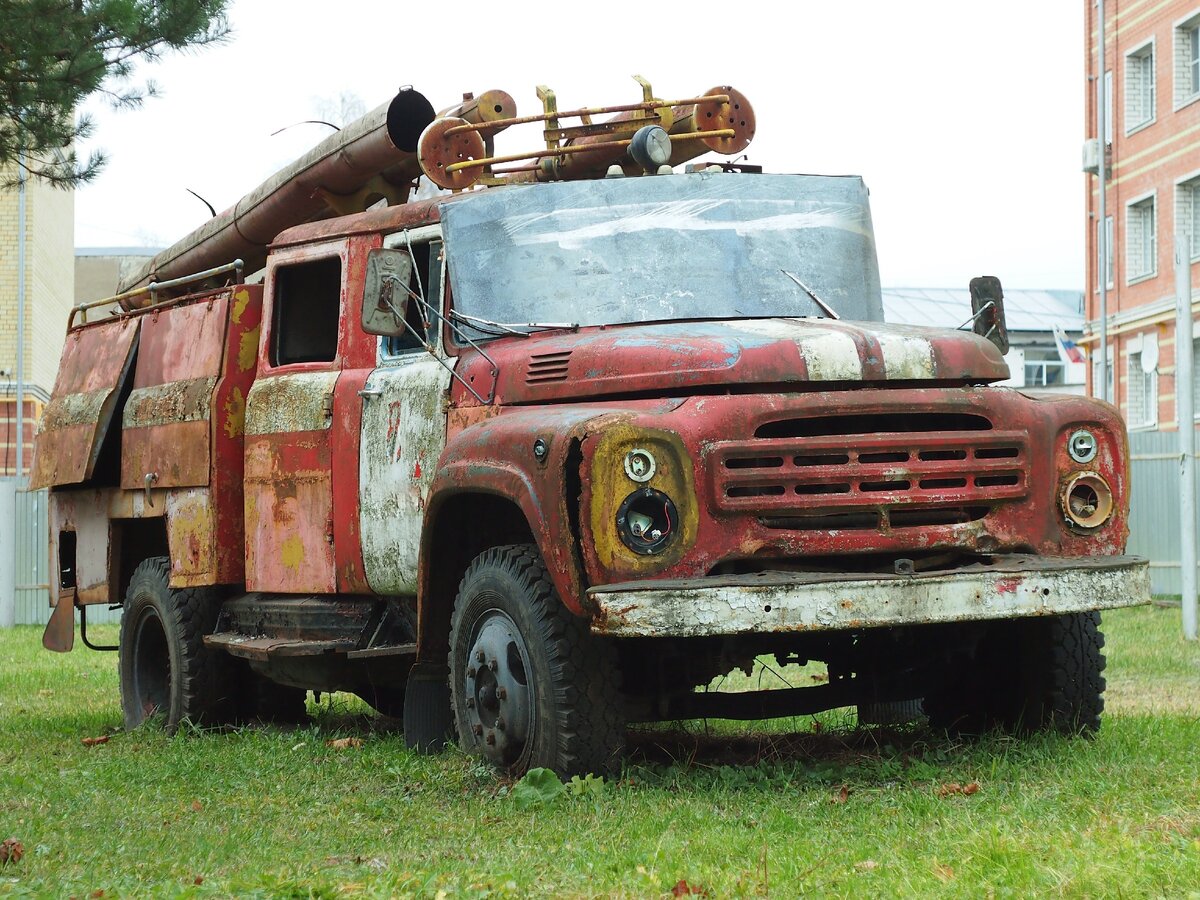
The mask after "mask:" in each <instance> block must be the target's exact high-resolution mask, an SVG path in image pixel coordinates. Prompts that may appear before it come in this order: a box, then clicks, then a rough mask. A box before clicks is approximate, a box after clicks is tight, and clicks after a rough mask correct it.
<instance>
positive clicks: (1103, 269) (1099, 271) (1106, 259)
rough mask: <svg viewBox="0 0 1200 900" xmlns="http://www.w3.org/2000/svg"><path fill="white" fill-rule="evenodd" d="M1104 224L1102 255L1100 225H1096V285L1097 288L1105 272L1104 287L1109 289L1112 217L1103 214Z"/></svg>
mask: <svg viewBox="0 0 1200 900" xmlns="http://www.w3.org/2000/svg"><path fill="white" fill-rule="evenodd" d="M1104 224H1105V225H1106V226H1107V227H1106V228H1105V234H1104V252H1103V255H1101V250H1100V226H1099V224H1097V225H1096V287H1097V289H1099V286H1100V284H1099V282H1100V279H1101V278H1103V277H1104V275H1105V274H1107V276H1108V277H1107V279H1106V280H1105V287H1107V288H1108V290H1110V291H1111V290H1112V288H1113V217H1112V216H1105V217H1104Z"/></svg>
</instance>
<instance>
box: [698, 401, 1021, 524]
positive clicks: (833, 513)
mask: <svg viewBox="0 0 1200 900" xmlns="http://www.w3.org/2000/svg"><path fill="white" fill-rule="evenodd" d="M851 420H853V421H851ZM876 420H878V421H876ZM822 423H824V424H822ZM990 427H991V424H990V423H989V422H988V421H987V420H986V419H984V418H983V417H981V416H968V415H951V416H935V415H928V414H915V415H912V416H909V417H907V418H906V417H903V416H898V415H895V414H889V415H887V416H856V417H849V416H827V417H816V418H813V419H796V420H791V421H789V422H777V423H771V424H770V425H768V426H764V427H763V428H760V429H759V430H758V432H756V434H758V435H759V436H760V438H761V439H759V440H754V441H729V442H722V443H718V444H716V445H715V446H714V447H713V455H712V456H711V457H710V459H711V461H712V462H711V464H710V466H709V472H710V478H711V480H712V491H713V493H712V496H713V497H714V498H715V501H716V504H717V506H718V507H719V508H720V509H722V510H725V511H728V512H740V513H749V514H752V515H756V516H758V517H759V520H760V521H761V522H762V524H763V525H765V526H766V527H768V528H787V529H796V530H804V531H816V530H832V529H849V530H873V529H894V528H915V527H928V526H930V525H954V524H960V523H963V522H972V521H975V520H977V519H981V518H983V517H984V516H986V515H987V513H988V512H989V511H990V509H991V508H992V507H993V505H994V504H996V503H997V502H1000V501H1007V500H1017V499H1020V498H1022V497H1024V496H1026V495H1027V494H1028V492H1029V485H1028V476H1027V473H1028V469H1029V448H1028V441H1027V438H1026V436H1025V433H1024V432H1023V431H992V430H990ZM838 428H849V429H850V430H852V431H853V432H855V433H841V434H836V433H834V431H836V430H837V429H838ZM874 429H878V430H874Z"/></svg>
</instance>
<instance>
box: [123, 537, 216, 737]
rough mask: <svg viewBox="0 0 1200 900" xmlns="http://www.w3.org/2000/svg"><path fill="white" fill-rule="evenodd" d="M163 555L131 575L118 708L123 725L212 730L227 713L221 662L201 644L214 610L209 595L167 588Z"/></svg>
mask: <svg viewBox="0 0 1200 900" xmlns="http://www.w3.org/2000/svg"><path fill="white" fill-rule="evenodd" d="M169 577H170V564H169V562H168V560H167V558H166V557H163V556H159V557H154V558H151V559H147V560H145V561H144V562H142V563H141V565H139V566H138V567H137V569H135V570H134V573H133V577H132V578H131V579H130V582H129V590H128V592H127V593H126V596H125V603H124V612H123V613H122V616H121V637H120V659H119V662H118V668H119V672H120V681H121V708H122V712H123V713H124V719H125V727H126V728H136V727H138V726H139V725H141V724H142V723H143V722H145V721H146V720H148V719H154V720H160V721H161V722H162V724H163V725H164V726H165V727H166V728H167V729H168V730H169V731H174V730H175V729H176V728H177V727H178V726H179V724H180V723H181V722H183V721H185V720H186V721H190V722H192V723H194V724H212V723H215V722H220V721H221V720H222V719H223V718H224V717H225V716H226V715H227V713H228V710H229V706H230V704H229V702H228V696H227V694H226V691H225V686H226V684H227V682H226V679H225V678H224V669H225V667H226V666H227V658H226V657H225V656H224V655H223V654H218V653H214V652H213V651H211V650H209V649H208V648H206V647H205V646H204V635H206V634H209V633H211V632H212V630H213V627H214V626H215V624H216V620H217V613H218V612H219V611H220V606H221V600H220V597H219V596H218V595H217V594H216V593H215V592H214V591H212V590H209V589H205V588H191V589H187V590H172V589H171V588H170V586H169V583H168V580H169Z"/></svg>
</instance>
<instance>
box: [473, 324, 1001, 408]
mask: <svg viewBox="0 0 1200 900" xmlns="http://www.w3.org/2000/svg"><path fill="white" fill-rule="evenodd" d="M485 349H486V351H487V354H488V356H490V357H491V358H492V360H494V361H495V363H496V367H497V368H498V369H499V374H498V376H497V379H496V391H495V395H496V402H497V403H500V404H512V403H539V402H553V401H562V400H577V399H590V398H595V397H601V396H611V395H614V394H632V393H637V394H646V393H650V392H652V393H657V394H672V393H679V392H690V391H692V390H695V389H703V388H709V387H714V386H727V385H742V386H748V385H755V384H763V385H767V384H771V385H788V384H812V386H813V387H819V388H821V389H825V388H834V387H837V386H853V385H861V384H863V383H872V384H879V383H881V382H905V383H907V384H910V385H911V383H912V382H920V383H925V384H928V383H932V382H940V383H971V384H983V383H987V382H994V381H1002V380H1004V379H1006V378H1008V374H1009V373H1008V366H1007V364H1006V363H1005V362H1004V358H1003V357H1002V356H1001V355H1000V351H999V350H998V349H997V348H996V346H995V345H994V344H992V343H991V341H988V340H985V339H983V338H981V337H979V336H978V335H975V334H973V333H970V332H964V331H950V330H946V329H937V328H918V327H913V326H904V325H884V324H882V323H864V322H847V321H843V320H837V321H835V320H833V319H737V320H705V321H690V322H656V323H653V324H646V325H636V324H635V325H619V326H605V327H596V328H586V329H583V330H582V331H580V332H569V333H567V332H544V333H540V334H534V335H532V336H530V337H528V338H516V337H514V338H503V339H501V340H497V341H493V342H492V343H490V344H488V345H487V346H486V347H485ZM490 368H491V367H490V366H489V365H488V363H487V361H486V360H484V359H482V358H481V357H480V356H479V354H477V353H475V352H471V351H468V352H467V353H465V354H464V356H463V359H462V361H461V364H460V367H459V371H460V373H461V374H463V376H464V377H465V378H467V379H468V380H469V381H470V383H472V384H473V385H476V386H478V385H488V384H489V383H490V382H491V375H490V371H489V370H490Z"/></svg>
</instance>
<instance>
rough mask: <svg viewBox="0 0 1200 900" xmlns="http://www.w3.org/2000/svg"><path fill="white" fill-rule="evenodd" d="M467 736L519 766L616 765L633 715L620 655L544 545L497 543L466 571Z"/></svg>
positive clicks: (583, 769)
mask: <svg viewBox="0 0 1200 900" xmlns="http://www.w3.org/2000/svg"><path fill="white" fill-rule="evenodd" d="M449 669H450V692H451V706H452V708H453V710H454V721H455V725H456V728H457V731H458V740H459V746H460V747H462V749H463V750H465V751H467V752H468V753H472V754H475V755H478V756H482V757H483V758H484V759H486V760H488V761H489V762H491V763H493V764H494V765H496V766H497V767H499V768H502V769H505V770H507V771H508V772H510V773H512V774H513V775H521V774H523V773H525V772H527V771H528V770H529V769H532V768H538V767H546V768H549V769H553V770H554V771H555V772H557V773H558V774H559V775H560V776H562V777H564V778H566V777H570V776H571V775H584V774H587V773H606V772H612V771H614V770H615V769H616V768H617V766H618V765H619V762H620V751H621V746H622V743H623V739H624V727H625V723H624V718H623V716H622V712H621V702H620V695H619V693H618V689H617V688H618V683H617V668H616V664H615V655H614V653H613V651H612V648H611V647H610V646H609V645H606V644H604V643H602V642H601V641H600V640H598V639H596V638H595V637H593V636H592V635H591V634H590V633H589V631H588V628H587V623H586V622H585V621H584V620H582V619H580V618H578V617H577V616H574V615H572V614H571V613H570V612H569V611H568V610H567V609H566V607H564V606H563V604H562V602H561V601H560V600H559V597H558V594H557V593H556V592H555V590H554V585H553V584H552V582H551V581H550V577H549V575H548V574H547V572H546V566H545V564H544V563H543V562H542V558H541V556H540V555H539V554H538V552H537V548H536V547H534V546H532V545H527V544H518V545H511V546H506V547H495V548H492V549H491V550H487V551H485V552H484V553H482V554H480V555H479V556H477V557H476V558H475V560H474V562H472V563H471V565H470V567H468V569H467V571H466V574H464V575H463V578H462V582H461V583H460V586H459V591H458V596H457V598H456V599H455V601H454V612H453V614H452V616H451V620H450V653H449Z"/></svg>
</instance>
